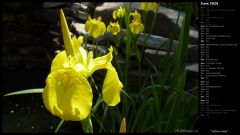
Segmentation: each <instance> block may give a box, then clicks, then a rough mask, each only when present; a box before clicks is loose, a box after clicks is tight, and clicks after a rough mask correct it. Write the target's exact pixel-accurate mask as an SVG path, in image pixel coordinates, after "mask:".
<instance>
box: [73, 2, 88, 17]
mask: <svg viewBox="0 0 240 135" xmlns="http://www.w3.org/2000/svg"><path fill="white" fill-rule="evenodd" d="M72 9H73V10H75V17H76V18H78V19H81V20H84V21H86V20H87V19H88V16H91V14H92V10H91V9H90V8H89V6H86V5H84V4H83V3H73V4H72Z"/></svg>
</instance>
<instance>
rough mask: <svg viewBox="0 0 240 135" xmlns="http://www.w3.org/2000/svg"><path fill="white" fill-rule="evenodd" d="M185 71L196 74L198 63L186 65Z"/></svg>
mask: <svg viewBox="0 0 240 135" xmlns="http://www.w3.org/2000/svg"><path fill="white" fill-rule="evenodd" d="M186 69H187V70H189V71H192V72H198V63H190V64H187V65H186Z"/></svg>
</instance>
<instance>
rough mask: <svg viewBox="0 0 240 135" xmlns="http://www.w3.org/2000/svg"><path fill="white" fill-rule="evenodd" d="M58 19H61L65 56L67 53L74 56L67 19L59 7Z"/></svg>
mask: <svg viewBox="0 0 240 135" xmlns="http://www.w3.org/2000/svg"><path fill="white" fill-rule="evenodd" d="M60 21H61V28H62V35H63V42H64V47H65V50H66V53H67V56H69V55H72V56H74V52H73V43H72V40H71V36H70V32H69V29H68V25H67V21H66V19H65V16H64V13H63V11H62V9H61V13H60Z"/></svg>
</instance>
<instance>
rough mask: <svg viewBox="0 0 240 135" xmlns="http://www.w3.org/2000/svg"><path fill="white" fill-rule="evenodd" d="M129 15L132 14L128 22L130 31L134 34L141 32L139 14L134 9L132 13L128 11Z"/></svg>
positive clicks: (141, 26) (142, 26) (142, 28)
mask: <svg viewBox="0 0 240 135" xmlns="http://www.w3.org/2000/svg"><path fill="white" fill-rule="evenodd" d="M130 15H131V16H133V20H132V22H131V23H130V29H131V32H132V33H134V34H139V33H141V32H143V30H144V25H143V24H142V22H141V15H140V14H139V13H138V12H137V10H135V12H133V13H130Z"/></svg>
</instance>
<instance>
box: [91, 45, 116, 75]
mask: <svg viewBox="0 0 240 135" xmlns="http://www.w3.org/2000/svg"><path fill="white" fill-rule="evenodd" d="M112 51H113V48H112V46H111V47H110V49H109V53H108V54H106V55H104V56H102V57H97V58H95V59H93V52H92V51H90V52H89V53H88V62H89V63H88V71H89V73H88V76H90V75H91V74H92V73H93V72H94V71H96V70H99V69H103V68H107V65H108V63H109V62H111V61H112V57H113V56H112Z"/></svg>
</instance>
